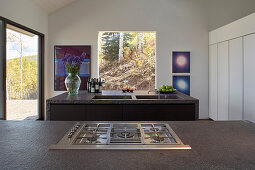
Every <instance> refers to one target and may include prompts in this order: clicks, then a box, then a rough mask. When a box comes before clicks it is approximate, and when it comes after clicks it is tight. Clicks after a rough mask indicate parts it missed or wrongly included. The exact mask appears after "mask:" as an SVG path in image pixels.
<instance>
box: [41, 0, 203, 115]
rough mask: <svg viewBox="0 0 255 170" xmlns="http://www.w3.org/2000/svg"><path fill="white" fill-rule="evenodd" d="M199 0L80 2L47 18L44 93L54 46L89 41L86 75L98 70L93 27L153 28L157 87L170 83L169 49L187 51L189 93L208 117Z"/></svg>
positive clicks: (49, 82) (50, 74) (50, 91)
mask: <svg viewBox="0 0 255 170" xmlns="http://www.w3.org/2000/svg"><path fill="white" fill-rule="evenodd" d="M202 4H204V1H203V0H189V1H187V0H139V1H137V0H128V1H127V0H107V1H105V0H93V1H91V0H80V1H77V2H75V3H72V4H71V5H69V6H68V7H66V8H63V9H61V10H59V11H57V12H55V13H53V14H51V15H50V16H49V53H48V54H49V56H48V60H47V62H46V74H45V75H46V79H45V80H46V89H47V91H46V93H47V94H46V95H47V97H52V96H54V95H56V94H59V92H54V90H53V89H54V88H53V85H54V84H53V81H54V80H53V78H54V76H53V74H54V70H53V66H54V62H53V58H54V49H53V48H54V45H61V44H63V45H64V44H65V45H70V44H73V45H74V44H86V45H92V76H97V74H98V69H97V68H98V66H97V64H98V61H97V58H98V53H97V36H98V31H157V63H156V64H157V65H156V73H157V77H156V81H157V86H160V85H162V84H169V83H171V82H170V76H171V75H170V72H171V70H170V68H171V67H170V64H171V61H170V58H171V57H170V56H171V51H172V50H185V51H186V50H190V51H191V55H192V56H191V95H192V96H193V97H196V98H199V100H200V116H199V117H200V118H202V119H203V118H208V23H207V13H206V8H205V7H204V6H202Z"/></svg>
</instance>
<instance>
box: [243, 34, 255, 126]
mask: <svg viewBox="0 0 255 170" xmlns="http://www.w3.org/2000/svg"><path fill="white" fill-rule="evenodd" d="M254 99H255V34H252V35H249V36H245V37H244V120H249V121H252V122H255V100H254Z"/></svg>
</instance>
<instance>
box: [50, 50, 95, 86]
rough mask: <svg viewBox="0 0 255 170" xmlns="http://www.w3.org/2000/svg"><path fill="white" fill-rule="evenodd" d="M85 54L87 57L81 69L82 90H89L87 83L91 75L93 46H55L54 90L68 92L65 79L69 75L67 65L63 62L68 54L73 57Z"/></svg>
mask: <svg viewBox="0 0 255 170" xmlns="http://www.w3.org/2000/svg"><path fill="white" fill-rule="evenodd" d="M83 52H85V53H86V57H85V59H84V60H83V62H82V65H81V68H80V73H79V76H80V79H81V86H80V90H87V81H88V79H89V78H90V74H91V68H90V67H91V63H90V60H91V46H88V45H56V46H54V54H55V56H54V58H55V59H54V60H55V62H54V70H55V71H54V90H55V91H66V87H65V78H66V76H67V75H68V73H67V71H66V68H65V65H64V64H63V62H62V58H64V57H65V55H66V54H70V55H71V56H80V55H81V54H82V53H83Z"/></svg>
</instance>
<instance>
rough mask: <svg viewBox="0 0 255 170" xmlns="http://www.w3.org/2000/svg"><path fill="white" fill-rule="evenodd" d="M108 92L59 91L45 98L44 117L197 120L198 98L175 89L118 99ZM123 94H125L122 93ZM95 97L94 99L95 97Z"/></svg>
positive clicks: (102, 119)
mask: <svg viewBox="0 0 255 170" xmlns="http://www.w3.org/2000/svg"><path fill="white" fill-rule="evenodd" d="M116 93H117V92H112V93H110V92H109V91H107V92H105V93H103V94H100V95H98V94H97V95H96V94H89V93H86V92H83V93H81V94H80V95H79V96H75V97H70V96H67V94H66V93H65V94H62V95H59V96H56V97H54V98H51V99H48V100H47V113H46V120H57V121H192V120H198V110H199V101H198V100H197V99H195V98H192V97H190V96H186V95H184V94H182V93H179V92H177V93H176V94H170V95H168V96H166V97H165V98H163V99H162V98H161V97H162V96H159V99H155V96H156V95H145V94H144V95H142V94H141V92H140V93H139V97H141V96H144V97H143V99H137V98H136V97H135V96H136V95H137V94H135V93H134V94H129V96H130V97H128V98H127V97H124V98H121V97H120V96H121V95H120V94H118V95H117V94H116ZM122 95H123V96H125V95H124V94H122ZM95 98H96V99H95Z"/></svg>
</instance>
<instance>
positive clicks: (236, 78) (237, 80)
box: [229, 37, 243, 120]
mask: <svg viewBox="0 0 255 170" xmlns="http://www.w3.org/2000/svg"><path fill="white" fill-rule="evenodd" d="M242 119H243V38H242V37H241V38H237V39H233V40H230V41H229V120H242Z"/></svg>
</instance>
